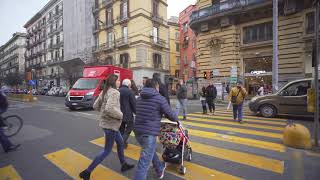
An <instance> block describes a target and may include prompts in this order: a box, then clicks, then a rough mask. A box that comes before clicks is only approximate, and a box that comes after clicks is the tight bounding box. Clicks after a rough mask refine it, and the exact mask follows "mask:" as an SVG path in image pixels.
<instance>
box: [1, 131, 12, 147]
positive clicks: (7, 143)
mask: <svg viewBox="0 0 320 180" xmlns="http://www.w3.org/2000/svg"><path fill="white" fill-rule="evenodd" d="M0 144H1V146H2V148H3V150H4V151H7V150H8V149H9V148H10V147H11V146H12V145H13V144H12V143H11V142H10V141H9V139H8V137H7V136H5V135H4V133H3V130H2V129H1V128H0Z"/></svg>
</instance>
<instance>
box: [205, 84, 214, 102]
mask: <svg viewBox="0 0 320 180" xmlns="http://www.w3.org/2000/svg"><path fill="white" fill-rule="evenodd" d="M216 97H217V88H216V87H215V86H213V85H210V86H208V87H207V88H206V99H215V98H216Z"/></svg>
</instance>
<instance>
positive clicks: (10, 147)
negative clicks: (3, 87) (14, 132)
mask: <svg viewBox="0 0 320 180" xmlns="http://www.w3.org/2000/svg"><path fill="white" fill-rule="evenodd" d="M8 106H9V103H8V100H7V98H6V96H5V94H4V93H3V92H2V91H0V143H1V146H2V148H3V150H4V152H6V153H8V152H11V151H15V150H17V149H18V148H19V147H20V144H17V145H14V144H12V142H11V141H10V140H9V139H8V137H7V136H6V135H5V134H4V132H3V131H4V130H6V129H7V128H8V127H7V126H6V125H5V124H4V122H3V119H2V114H3V113H5V112H6V111H7V110H8Z"/></svg>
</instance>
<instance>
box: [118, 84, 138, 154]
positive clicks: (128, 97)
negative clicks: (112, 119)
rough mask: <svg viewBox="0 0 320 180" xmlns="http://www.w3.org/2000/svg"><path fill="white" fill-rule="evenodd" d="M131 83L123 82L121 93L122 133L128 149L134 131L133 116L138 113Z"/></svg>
mask: <svg viewBox="0 0 320 180" xmlns="http://www.w3.org/2000/svg"><path fill="white" fill-rule="evenodd" d="M131 87H132V84H131V81H130V80H129V79H125V80H123V81H122V86H121V88H120V89H119V91H120V106H121V112H122V114H123V118H122V123H121V126H120V129H119V131H120V133H121V135H122V137H123V142H124V147H125V148H127V147H128V138H129V136H130V134H131V132H132V130H133V121H134V118H133V114H134V113H136V98H135V96H134V94H133V91H132V90H131V89H130V88H131Z"/></svg>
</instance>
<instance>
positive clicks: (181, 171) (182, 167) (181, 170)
mask: <svg viewBox="0 0 320 180" xmlns="http://www.w3.org/2000/svg"><path fill="white" fill-rule="evenodd" d="M178 171H179V173H180V174H182V175H185V174H186V173H187V168H186V167H184V166H180V167H179V170H178Z"/></svg>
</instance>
